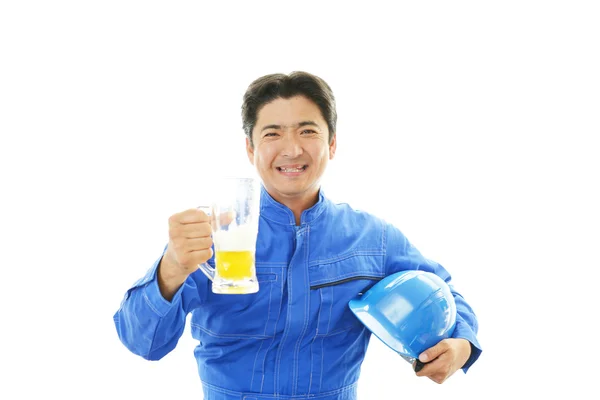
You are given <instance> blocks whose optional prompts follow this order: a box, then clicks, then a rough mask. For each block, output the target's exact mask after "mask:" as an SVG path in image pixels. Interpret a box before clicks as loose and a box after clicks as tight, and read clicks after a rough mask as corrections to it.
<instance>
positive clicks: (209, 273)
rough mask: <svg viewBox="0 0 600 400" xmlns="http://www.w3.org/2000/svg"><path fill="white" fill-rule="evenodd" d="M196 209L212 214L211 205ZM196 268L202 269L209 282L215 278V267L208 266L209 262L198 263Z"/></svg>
mask: <svg viewBox="0 0 600 400" xmlns="http://www.w3.org/2000/svg"><path fill="white" fill-rule="evenodd" d="M196 209H198V210H202V211H204V213H205V214H206V215H208V216H210V215H211V214H212V207H211V206H205V205H202V206H197V207H196ZM198 269H200V271H202V273H203V274H204V275H206V277H207V278H208V279H210V280H211V282H214V280H215V269H214V268H213V267H211V266H210V264H209V263H207V262H205V263H202V264H198Z"/></svg>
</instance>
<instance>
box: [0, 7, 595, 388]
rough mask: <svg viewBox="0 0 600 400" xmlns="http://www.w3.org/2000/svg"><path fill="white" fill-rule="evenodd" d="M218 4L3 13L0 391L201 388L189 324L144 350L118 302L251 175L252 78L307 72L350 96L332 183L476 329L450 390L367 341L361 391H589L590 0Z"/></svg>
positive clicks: (334, 194)
mask: <svg viewBox="0 0 600 400" xmlns="http://www.w3.org/2000/svg"><path fill="white" fill-rule="evenodd" d="M214 3H216V2H196V1H186V2H181V1H179V2H176V1H173V2H158V1H102V2H100V1H97V2H92V1H70V2H67V1H44V2H42V1H39V2H32V1H5V2H2V5H0V60H1V61H0V134H1V142H0V167H1V169H0V173H1V184H2V195H1V196H0V202H1V207H0V217H1V224H0V229H1V231H0V233H1V242H0V243H1V244H0V246H1V255H2V259H1V262H0V265H1V271H2V275H1V278H0V279H1V281H0V282H1V288H0V296H1V299H0V300H1V304H2V327H1V329H0V335H1V338H0V364H1V367H2V370H3V371H4V372H3V373H2V376H1V378H0V381H1V384H0V397H1V398H3V399H21V398H23V399H24V398H32V396H37V397H39V398H41V397H42V396H52V398H54V397H55V396H56V397H57V398H61V399H64V398H69V399H71V398H73V399H75V398H76V399H96V398H98V399H127V398H132V397H133V398H148V399H162V398H173V399H175V398H198V399H199V398H201V388H200V383H199V380H198V377H197V372H196V366H195V361H194V357H193V354H192V351H193V347H194V346H195V343H194V342H193V340H192V339H191V338H190V335H189V330H188V329H186V332H185V333H184V337H183V338H182V339H181V341H180V343H179V346H178V347H177V349H176V350H174V351H173V352H172V353H171V354H169V355H168V356H166V357H165V358H164V359H163V360H161V361H158V362H149V361H145V360H143V359H141V358H138V357H137V356H134V355H133V354H131V353H129V352H128V351H127V350H126V349H125V347H124V346H122V345H121V343H120V342H119V340H118V338H117V334H116V331H115V328H114V325H113V322H112V316H113V314H114V312H115V311H116V310H117V308H118V306H119V303H120V301H121V298H122V296H123V294H124V292H125V290H126V289H127V288H128V287H129V286H130V285H131V284H132V283H133V282H134V281H135V280H136V279H137V278H139V277H140V276H141V275H142V274H144V273H145V271H146V269H147V268H148V267H150V265H151V264H152V263H153V262H154V260H155V259H156V258H157V257H158V256H159V255H160V252H161V251H162V248H163V246H164V244H165V241H166V239H167V229H166V228H167V219H168V217H169V216H170V215H171V214H173V213H175V212H178V211H181V210H183V209H186V208H188V207H193V206H195V205H197V204H199V199H201V198H202V196H205V195H206V191H205V190H204V189H205V188H204V187H203V182H204V181H205V179H206V178H207V176H210V175H211V173H212V172H214V171H216V170H219V169H224V170H231V171H236V170H237V171H239V170H241V169H247V168H250V166H249V164H248V163H247V159H246V157H245V153H244V136H243V132H242V130H241V118H240V106H241V101H242V95H243V93H244V91H245V89H246V87H247V85H248V84H249V83H250V82H251V81H252V80H254V79H255V78H257V77H259V76H261V75H264V74H267V73H273V72H286V73H287V72H291V71H294V70H305V71H309V72H312V73H314V74H317V75H319V76H321V77H322V78H324V79H325V80H326V81H327V82H329V84H330V85H331V86H332V88H333V90H334V93H335V95H336V98H337V101H338V113H339V123H338V132H337V133H338V152H337V156H336V158H335V160H334V161H333V162H332V163H330V168H329V170H328V172H327V175H326V177H325V180H324V188H325V190H326V193H327V194H328V195H329V196H330V197H331V198H332V199H333V200H336V201H343V202H348V203H350V204H351V205H352V206H354V207H355V208H360V209H363V210H366V211H370V212H372V213H374V214H376V215H378V216H381V217H384V218H386V219H388V220H390V221H391V222H394V223H396V224H397V226H398V227H399V228H400V229H401V230H402V231H403V232H404V233H405V234H406V235H407V237H408V238H409V239H410V240H411V241H412V242H413V243H414V244H415V245H416V247H417V248H419V249H420V250H421V252H422V253H424V255H426V256H427V257H429V258H431V259H433V260H436V261H438V262H440V263H441V264H442V265H444V266H445V267H446V268H447V269H448V270H449V271H450V272H451V273H452V274H453V277H454V282H455V285H456V287H457V289H458V290H459V291H461V292H462V293H463V295H464V297H465V298H466V299H467V301H469V302H470V303H471V304H472V305H473V307H474V308H475V311H476V312H477V314H478V316H479V321H480V332H479V338H480V341H481V344H482V346H483V347H484V353H483V355H482V356H481V358H480V360H479V361H478V362H477V363H476V364H475V365H474V366H473V367H472V369H471V370H470V371H469V372H468V374H466V375H465V374H463V373H462V372H459V373H457V374H455V375H454V376H453V377H452V378H451V379H450V380H448V381H447V382H446V383H444V384H443V385H437V384H435V383H433V382H431V381H429V380H427V379H424V378H423V379H420V378H417V377H415V376H414V375H413V373H412V372H411V370H410V366H409V365H408V364H407V363H406V362H405V361H403V360H402V359H400V358H399V357H398V356H397V355H395V354H394V353H393V352H391V351H390V350H388V349H387V348H385V347H384V346H383V345H382V344H381V343H380V342H378V341H377V339H375V338H374V339H373V340H372V342H371V343H372V345H371V347H370V348H369V351H368V354H367V358H366V360H365V362H364V364H363V373H362V376H361V380H360V384H359V393H360V397H361V398H362V399H399V398H409V397H412V398H414V396H420V397H422V398H434V397H436V396H440V397H443V398H465V399H480V398H507V397H509V396H510V397H512V398H529V397H533V396H536V397H537V396H540V398H543V397H548V396H550V395H558V396H560V397H562V396H569V395H570V396H572V397H573V398H579V399H590V398H598V393H599V389H598V388H597V386H596V385H595V384H594V380H595V379H597V373H598V361H597V359H598V350H597V349H598V328H597V326H598V324H597V321H596V320H597V317H598V315H599V312H598V309H597V307H596V304H597V299H598V294H597V293H598V289H597V288H598V284H597V283H596V282H597V281H595V280H594V279H597V275H598V273H597V269H598V267H599V261H598V256H597V250H598V248H599V246H598V242H599V241H598V239H599V233H598V223H599V222H600V221H599V220H600V218H599V212H598V204H600V201H599V200H600V198H599V196H598V193H597V192H598V186H599V184H598V182H599V178H598V171H600V165H599V161H598V158H599V157H598V153H599V150H600V149H599V145H598V144H597V143H598V138H597V136H598V134H599V133H600V122H599V121H600V115H599V114H600V79H599V76H600V73H599V71H600V61H599V51H600V28H599V26H600V24H599V23H598V21H599V19H600V13H599V12H598V8H597V7H596V4H597V3H596V2H593V1H589V2H584V1H525V0H521V1H503V2H487V1H452V2H440V1H422V2H410V3H408V2H407V3H400V2H393V3H392V2H389V3H384V2H378V1H368V2H364V1H362V2H351V1H347V2H344V3H342V2H326V1H323V2H311V1H296V2H284V1H280V2H259V1H247V2H237V3H236V2H231V1H230V2H222V3H219V4H220V5H215V4H214ZM398 3H399V4H398ZM595 3H596V4H595ZM208 4H210V5H208ZM392 4H394V5H393V6H392Z"/></svg>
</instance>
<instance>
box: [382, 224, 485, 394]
mask: <svg viewBox="0 0 600 400" xmlns="http://www.w3.org/2000/svg"><path fill="white" fill-rule="evenodd" d="M385 235H386V236H385V237H386V242H385V269H386V275H390V274H393V273H396V272H399V271H403V270H422V271H426V272H431V273H434V274H436V275H438V276H439V277H440V278H442V279H443V280H444V281H445V282H446V283H447V284H448V285H449V287H450V290H451V292H452V295H453V296H454V300H455V303H456V313H457V315H456V326H455V328H454V332H453V333H452V337H451V338H448V339H445V340H442V341H441V342H439V343H438V344H437V345H435V346H433V347H431V348H429V349H428V350H426V351H424V352H423V353H421V355H420V356H419V361H420V363H418V364H419V367H420V368H421V369H420V370H418V371H417V376H427V377H429V378H430V379H431V380H433V381H435V382H437V383H442V382H444V381H445V380H446V379H447V378H449V377H450V376H451V375H452V374H453V373H454V372H456V371H457V370H459V369H462V370H463V371H464V372H465V373H466V372H467V370H468V369H469V368H470V367H471V365H473V363H474V362H475V361H476V360H477V359H478V358H479V356H480V354H481V347H480V345H479V342H478V340H477V331H478V329H479V327H478V321H477V316H476V315H475V312H474V311H473V309H472V308H471V306H470V305H469V304H468V303H467V302H466V301H465V299H464V298H463V296H462V295H461V294H460V293H459V292H458V291H456V289H455V288H454V286H453V285H452V283H451V276H450V273H449V272H448V271H447V270H446V269H445V268H444V267H442V266H441V265H440V264H438V263H436V262H433V261H431V260H428V259H427V258H425V257H423V255H422V254H421V253H420V252H419V251H418V250H417V249H416V248H415V247H414V246H413V245H412V244H411V243H410V242H409V241H408V239H407V238H406V237H405V236H404V234H402V232H401V231H400V230H399V229H398V228H396V227H395V226H393V225H392V224H387V226H386V233H385ZM417 369H418V368H417Z"/></svg>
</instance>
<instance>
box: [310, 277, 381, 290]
mask: <svg viewBox="0 0 600 400" xmlns="http://www.w3.org/2000/svg"><path fill="white" fill-rule="evenodd" d="M359 279H367V280H370V281H380V280H382V279H383V278H378V277H374V276H355V277H352V278H346V279H341V280H339V281H335V282H329V283H322V284H320V285H315V286H311V287H310V290H317V289H321V288H324V287H328V286H335V285H341V284H342V283H346V282H350V281H356V280H359Z"/></svg>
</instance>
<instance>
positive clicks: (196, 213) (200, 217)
mask: <svg viewBox="0 0 600 400" xmlns="http://www.w3.org/2000/svg"><path fill="white" fill-rule="evenodd" d="M208 221H209V217H208V215H206V213H205V212H204V211H202V210H198V209H197V208H191V209H189V210H185V211H183V212H180V213H177V214H175V215H173V216H172V217H171V218H170V219H169V223H179V224H195V223H198V222H208Z"/></svg>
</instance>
